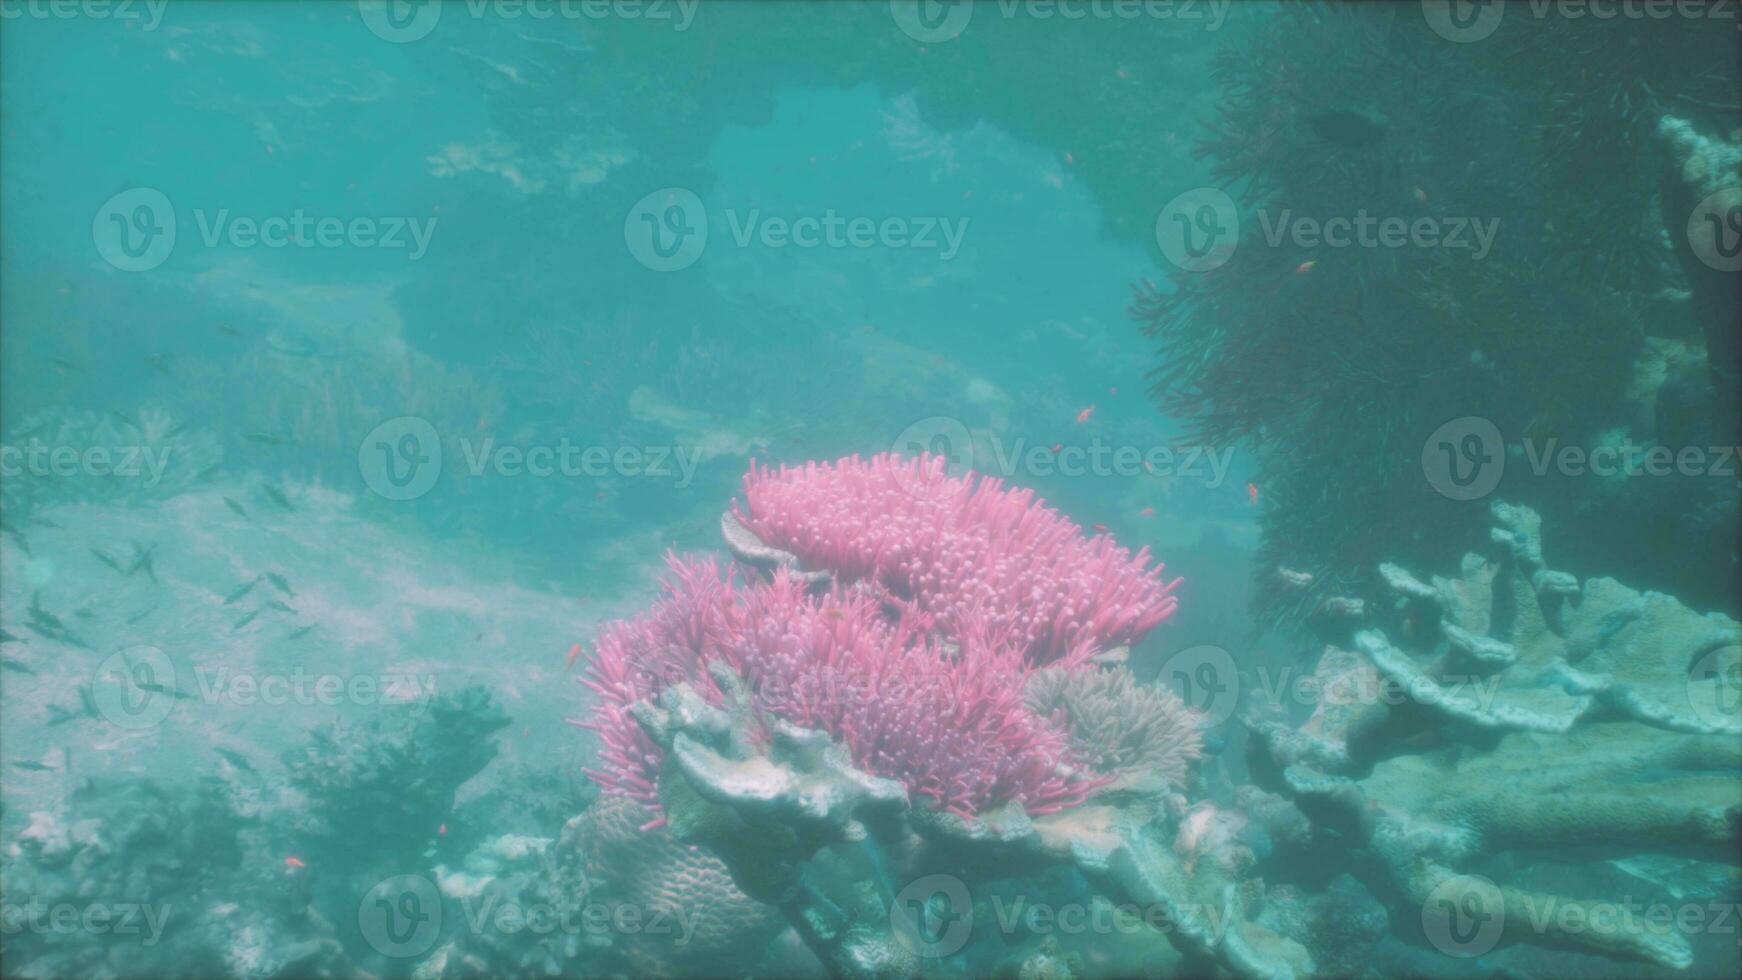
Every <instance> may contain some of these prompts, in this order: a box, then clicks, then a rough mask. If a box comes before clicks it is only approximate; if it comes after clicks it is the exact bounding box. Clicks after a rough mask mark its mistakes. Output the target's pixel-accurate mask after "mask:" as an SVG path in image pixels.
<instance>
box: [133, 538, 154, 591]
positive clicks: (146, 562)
mask: <svg viewBox="0 0 1742 980" xmlns="http://www.w3.org/2000/svg"><path fill="white" fill-rule="evenodd" d="M156 550H157V546H156V545H152V546H151V547H149V548H147V547H145V546H144V545H142V544H140V543H139V542H137V541H135V542H133V562H132V564H130V565H128V566H127V574H128V575H133V574H135V573H137V572H144V573H145V577H146V578H148V579H151V581H152V582H154V583H155V582H156V581H157V565H156V564H154V563H153V562H152V560H151V553H152V552H153V551H156Z"/></svg>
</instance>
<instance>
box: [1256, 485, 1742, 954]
mask: <svg viewBox="0 0 1742 980" xmlns="http://www.w3.org/2000/svg"><path fill="white" fill-rule="evenodd" d="M1492 515H1493V520H1494V524H1495V526H1494V528H1493V533H1492V540H1493V544H1494V552H1495V553H1494V554H1493V555H1491V556H1486V557H1484V556H1482V555H1477V554H1471V555H1468V556H1466V557H1465V558H1464V560H1463V562H1462V564H1461V566H1460V570H1459V574H1458V576H1457V577H1455V578H1443V577H1437V576H1436V577H1433V578H1432V579H1431V580H1430V581H1425V582H1424V581H1422V580H1421V579H1420V578H1418V577H1416V576H1414V575H1412V574H1410V573H1409V572H1407V571H1405V570H1403V569H1402V568H1400V567H1397V566H1393V565H1386V566H1384V567H1382V569H1381V571H1380V576H1379V578H1380V580H1381V581H1382V582H1383V586H1382V587H1381V588H1380V589H1378V590H1377V591H1376V592H1375V594H1373V595H1371V596H1367V597H1362V598H1360V599H1359V600H1357V599H1354V598H1351V597H1345V598H1343V599H1342V600H1341V601H1340V602H1339V603H1337V606H1338V608H1339V609H1340V610H1342V611H1343V613H1344V615H1340V616H1335V617H1331V618H1328V619H1326V620H1323V621H1321V627H1322V629H1323V631H1324V633H1325V634H1326V639H1327V641H1328V644H1329V645H1328V646H1327V647H1326V649H1325V652H1324V654H1323V656H1322V657H1321V658H1320V660H1319V663H1318V668H1317V681H1318V685H1317V686H1318V689H1319V690H1322V691H1325V692H1336V694H1335V695H1334V696H1330V695H1327V696H1326V697H1324V698H1322V699H1321V700H1320V701H1319V703H1318V705H1317V706H1316V709H1315V711H1314V713H1313V715H1312V717H1311V718H1309V719H1307V720H1306V721H1305V722H1304V723H1303V724H1301V725H1300V726H1299V727H1294V726H1291V725H1289V724H1288V723H1287V722H1285V721H1282V720H1277V719H1272V718H1253V719H1252V720H1251V721H1250V723H1249V724H1250V727H1251V729H1252V732H1253V734H1254V736H1255V738H1254V740H1253V742H1252V743H1251V747H1252V759H1251V760H1250V761H1251V767H1252V771H1253V774H1254V776H1255V777H1256V778H1259V779H1261V780H1262V781H1263V782H1264V783H1266V784H1268V785H1269V786H1270V787H1271V788H1273V789H1275V790H1277V791H1278V792H1280V793H1282V794H1283V795H1285V796H1287V797H1289V798H1290V799H1291V800H1292V801H1293V802H1294V804H1295V805H1296V806H1297V807H1298V808H1299V810H1300V812H1301V813H1302V814H1304V815H1305V816H1306V817H1308V818H1309V819H1310V820H1311V822H1312V824H1313V825H1314V828H1315V830H1316V831H1317V832H1318V837H1317V838H1315V839H1318V840H1320V841H1321V843H1334V844H1337V845H1339V846H1342V847H1346V848H1348V849H1350V850H1351V851H1353V852H1357V853H1359V854H1362V855H1366V856H1367V857H1369V858H1371V859H1372V860H1371V862H1368V861H1362V860H1354V859H1351V860H1350V861H1349V862H1348V863H1349V866H1350V867H1352V868H1359V867H1370V866H1377V867H1379V868H1382V869H1383V873H1384V875H1385V876H1386V878H1387V880H1386V881H1384V882H1374V881H1368V882H1366V883H1367V884H1368V885H1369V886H1370V887H1374V888H1375V889H1376V890H1380V889H1383V890H1385V892H1386V893H1387V894H1401V896H1402V897H1403V899H1404V900H1406V901H1407V902H1409V903H1412V904H1414V905H1415V906H1418V907H1425V906H1426V904H1427V903H1429V902H1430V900H1432V899H1433V898H1434V897H1435V896H1436V895H1441V896H1443V894H1444V893H1445V892H1446V891H1447V890H1448V889H1451V890H1457V889H1460V888H1466V886H1468V887H1475V886H1471V885H1469V882H1471V881H1482V882H1486V879H1479V878H1475V877H1470V876H1469V875H1467V874H1465V873H1469V874H1470V875H1473V873H1474V869H1475V868H1477V867H1479V866H1481V862H1482V861H1483V860H1484V859H1487V858H1491V857H1493V856H1494V855H1496V854H1499V853H1502V852H1505V853H1517V854H1520V855H1531V854H1538V855H1540V854H1545V853H1550V852H1554V851H1557V850H1565V849H1570V848H1578V849H1585V850H1587V851H1591V852H1597V853H1602V854H1605V855H1609V856H1614V857H1619V858H1633V857H1637V856H1640V855H1650V854H1654V853H1671V854H1681V855H1692V856H1696V857H1699V858H1700V859H1701V860H1703V861H1705V862H1710V863H1716V864H1720V865H1724V864H1728V865H1730V866H1732V869H1733V866H1734V863H1735V855H1736V849H1737V845H1738V840H1739V838H1738V834H1739V824H1742V781H1739V780H1738V770H1739V768H1742V741H1739V740H1738V739H1737V735H1738V734H1742V714H1738V710H1737V709H1738V705H1737V704H1736V703H1735V699H1736V695H1735V691H1736V688H1735V683H1736V681H1737V679H1738V678H1739V677H1742V626H1739V624H1738V623H1737V622H1736V621H1735V620H1732V619H1729V618H1727V617H1724V616H1721V615H1716V614H1713V615H1708V616H1702V615H1699V614H1697V613H1694V612H1693V611H1691V610H1689V609H1687V608H1686V607H1685V606H1683V605H1681V604H1680V603H1679V602H1677V601H1676V600H1675V599H1673V598H1671V597H1669V596H1666V595H1662V594H1658V593H1650V592H1647V593H1639V592H1635V591H1633V590H1631V589H1628V588H1626V587H1625V586H1622V585H1620V584H1619V583H1617V582H1615V581H1613V580H1611V579H1604V578H1595V579H1589V580H1587V581H1585V582H1583V583H1581V582H1579V581H1578V580H1577V579H1576V578H1574V577H1573V576H1572V575H1570V574H1567V573H1565V572H1562V571H1557V570H1554V569H1552V568H1550V567H1549V566H1548V565H1546V564H1545V561H1544V557H1543V546H1542V540H1541V524H1542V521H1541V519H1540V517H1539V516H1538V515H1537V514H1536V513H1535V512H1534V511H1532V510H1530V509H1528V508H1524V507H1518V506H1511V505H1507V504H1503V503H1497V504H1495V505H1494V507H1493V508H1492ZM1357 610H1358V612H1356V611H1357ZM1351 613H1352V614H1351ZM1733 874H1734V871H1733V870H1732V875H1733ZM1483 887H1486V888H1487V889H1489V894H1490V895H1491V896H1492V899H1491V902H1492V903H1497V907H1495V905H1491V906H1490V907H1489V908H1488V911H1489V912H1491V913H1493V914H1495V915H1501V916H1502V917H1503V928H1502V931H1501V932H1500V934H1499V935H1498V936H1497V937H1496V942H1498V943H1504V944H1514V943H1528V944H1535V945H1540V946H1548V947H1554V948H1561V949H1570V950H1575V951H1581V952H1589V953H1594V954H1598V955H1605V956H1611V957H1616V958H1622V959H1634V960H1640V961H1644V962H1646V963H1650V964H1654V965H1656V966H1658V967H1663V968H1669V969H1685V968H1687V967H1689V966H1690V965H1691V964H1692V963H1693V962H1694V953H1693V951H1692V950H1691V948H1690V946H1689V944H1688V941H1687V939H1686V938H1685V937H1684V936H1683V935H1681V934H1679V933H1678V932H1676V931H1673V930H1666V929H1661V928H1654V927H1650V926H1648V925H1647V923H1646V922H1645V921H1644V920H1643V919H1639V918H1629V919H1623V920H1619V921H1618V922H1617V923H1616V924H1615V925H1614V927H1612V928H1603V929H1591V928H1580V927H1578V926H1577V924H1576V923H1575V925H1574V926H1572V927H1569V926H1567V925H1566V923H1567V922H1568V921H1570V920H1569V919H1568V918H1566V917H1565V916H1560V917H1556V916H1544V915H1543V914H1542V910H1543V909H1554V908H1557V907H1559V908H1573V909H1576V910H1578V911H1579V913H1580V914H1582V915H1588V914H1591V913H1593V912H1597V913H1600V911H1601V909H1603V908H1605V907H1611V906H1607V905H1606V904H1605V903H1604V902H1602V901H1587V900H1575V899H1569V898H1561V897H1559V896H1557V895H1553V894H1546V893H1542V892H1538V891H1532V890H1530V889H1529V888H1527V887H1524V886H1521V885H1514V884H1500V885H1493V884H1492V883H1487V884H1486V885H1484V886H1483ZM1466 890H1467V888H1466ZM1579 921H1581V922H1582V921H1584V920H1579Z"/></svg>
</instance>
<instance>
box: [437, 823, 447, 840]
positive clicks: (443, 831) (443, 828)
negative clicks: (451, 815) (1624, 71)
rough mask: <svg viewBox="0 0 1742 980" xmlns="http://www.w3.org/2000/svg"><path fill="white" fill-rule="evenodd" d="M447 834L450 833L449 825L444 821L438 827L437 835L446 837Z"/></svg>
mask: <svg viewBox="0 0 1742 980" xmlns="http://www.w3.org/2000/svg"><path fill="white" fill-rule="evenodd" d="M447 835H448V825H447V824H445V823H444V824H441V825H439V826H437V827H436V836H437V837H446V836H447Z"/></svg>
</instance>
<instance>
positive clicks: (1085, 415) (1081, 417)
mask: <svg viewBox="0 0 1742 980" xmlns="http://www.w3.org/2000/svg"><path fill="white" fill-rule="evenodd" d="M1093 414H1095V406H1093V405H1090V406H1089V407H1088V408H1085V409H1083V410H1082V411H1080V412H1078V413H1077V424H1078V425H1082V424H1083V423H1084V422H1087V421H1089V416H1091V415H1093Z"/></svg>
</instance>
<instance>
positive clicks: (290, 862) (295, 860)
mask: <svg viewBox="0 0 1742 980" xmlns="http://www.w3.org/2000/svg"><path fill="white" fill-rule="evenodd" d="M284 866H285V867H287V868H306V867H308V865H306V864H304V863H302V858H299V857H296V856H294V855H293V856H291V857H287V858H285V859H284Z"/></svg>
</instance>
